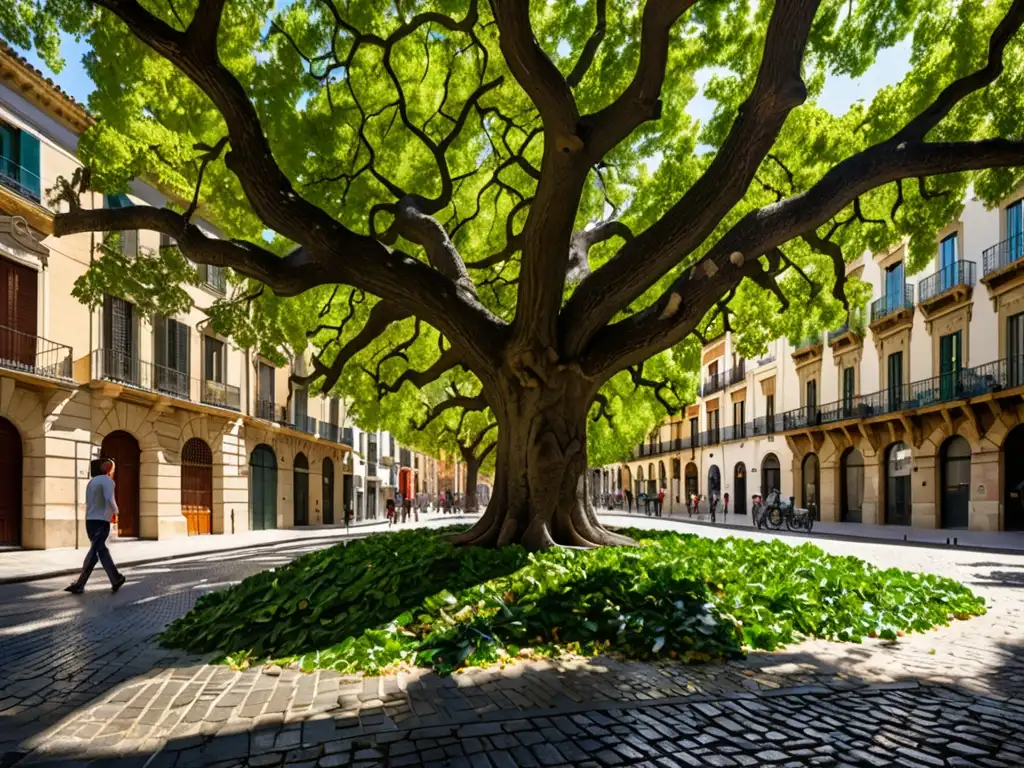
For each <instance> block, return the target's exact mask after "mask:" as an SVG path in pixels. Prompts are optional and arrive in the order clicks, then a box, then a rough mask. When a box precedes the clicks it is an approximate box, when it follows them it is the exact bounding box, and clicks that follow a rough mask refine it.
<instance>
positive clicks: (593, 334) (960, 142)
mask: <svg viewBox="0 0 1024 768" xmlns="http://www.w3.org/2000/svg"><path fill="white" fill-rule="evenodd" d="M1022 21H1024V0H908V1H906V2H898V3H897V2H892V0H774V2H772V1H771V0H762V1H761V2H754V3H752V2H750V0H647V1H646V2H644V3H639V2H635V1H627V0H591V1H590V2H575V3H574V2H540V1H539V0H538V1H537V2H533V3H529V2H526V1H525V0H489V2H481V0H432V1H430V0H424V1H422V2H421V1H417V0H401V1H400V2H399V1H398V0H394V2H385V1H384V0H296V2H293V3H291V4H290V5H288V6H287V7H285V8H284V9H283V10H280V11H275V10H274V9H273V6H272V3H271V2H270V0H230V1H229V0H91V1H90V0H61V1H60V2H54V1H53V0H23V1H22V2H21V3H18V4H16V5H15V6H14V8H13V11H8V12H6V13H2V14H0V31H3V32H5V33H6V34H8V35H15V36H16V37H15V39H16V40H19V39H20V40H21V42H22V43H23V44H28V43H30V42H32V41H33V35H34V40H35V42H36V44H37V46H38V47H39V49H40V50H41V51H42V52H43V53H44V54H45V55H46V56H48V57H49V58H50V60H51V62H52V63H53V64H54V65H57V64H58V62H57V60H56V57H57V54H56V47H55V45H54V44H53V34H54V29H55V28H56V27H58V26H59V27H61V28H63V29H65V30H67V31H70V32H72V33H74V34H77V35H86V36H88V39H89V42H90V43H91V46H92V52H91V53H90V54H89V56H88V57H87V59H86V62H85V64H86V67H87V69H88V71H89V73H90V75H91V76H92V77H93V79H94V81H95V82H96V86H97V90H96V92H95V94H94V95H93V96H92V97H91V100H90V107H91V108H92V109H93V110H94V111H95V112H96V114H97V115H98V116H99V117H100V118H101V122H100V124H99V125H98V126H97V128H95V129H94V130H92V131H91V132H90V133H89V134H87V135H86V136H85V137H84V138H83V141H82V143H81V150H82V152H83V155H84V156H85V157H86V158H87V160H88V162H89V164H90V166H91V168H92V174H91V175H89V174H84V175H81V176H79V177H78V178H76V179H73V180H71V181H64V182H62V183H61V184H59V190H58V191H59V193H60V195H61V197H62V198H63V199H64V200H65V201H66V202H65V205H66V211H65V212H64V213H61V214H60V215H58V216H57V218H56V223H55V229H56V232H57V234H69V233H73V232H83V231H88V230H96V231H107V232H112V231H119V230H130V229H146V230H155V231H159V232H161V233H165V234H166V235H169V236H170V237H172V238H174V240H175V241H176V243H177V245H178V248H179V249H180V251H181V253H182V254H184V255H185V256H186V257H188V259H189V260H191V261H192V262H194V263H198V264H212V265H221V266H225V267H230V268H231V269H232V270H233V271H234V273H235V274H236V275H238V276H240V278H241V280H242V283H243V284H242V285H239V286H238V287H237V288H236V295H235V296H233V297H232V298H231V299H229V300H228V301H225V302H223V303H222V306H220V307H218V308H215V310H214V312H213V315H214V322H215V323H218V324H220V327H222V328H223V329H225V330H229V331H232V332H235V333H236V334H238V336H239V338H251V339H253V340H254V341H259V343H260V344H264V343H268V344H271V345H274V344H275V343H279V342H280V343H283V342H285V341H288V340H290V341H291V343H292V344H293V345H299V346H301V345H302V343H303V342H304V341H305V340H306V339H308V340H309V341H310V342H311V343H312V344H313V347H314V349H315V350H317V352H318V356H317V358H316V363H315V369H314V371H313V376H312V379H316V381H318V382H319V385H320V386H323V387H324V388H327V389H331V388H333V387H335V386H336V385H337V383H338V381H339V379H340V378H341V377H342V376H343V374H345V371H346V368H350V367H351V366H352V365H353V364H354V363H357V364H358V365H359V369H360V370H361V371H364V374H365V370H366V368H367V366H366V365H365V364H364V363H365V360H362V362H360V360H361V359H362V355H363V354H364V350H365V349H366V348H367V347H368V346H370V345H372V344H373V343H374V342H375V340H381V339H383V341H384V343H386V344H391V345H399V344H402V343H404V341H405V340H407V339H408V338H410V336H411V335H412V333H413V329H414V327H419V325H420V324H422V325H424V326H427V327H429V328H431V329H433V330H434V332H435V338H436V341H437V343H436V344H434V347H433V354H432V357H431V358H430V362H429V364H426V365H425V366H424V367H422V368H412V367H410V368H409V369H408V370H405V369H403V362H404V361H407V360H408V359H413V358H411V357H409V356H406V357H403V355H402V354H399V355H398V356H396V357H392V358H391V359H389V360H388V362H387V364H386V368H388V369H390V368H391V367H397V368H398V369H402V370H400V371H395V372H393V373H392V374H391V375H392V376H393V377H394V379H401V381H398V382H397V383H396V381H395V380H394V379H393V380H392V381H390V382H386V388H387V389H391V388H392V386H394V387H402V386H405V384H406V383H408V384H409V385H410V386H418V385H423V384H425V383H426V382H428V381H430V380H432V379H434V378H436V377H438V376H441V375H443V374H445V373H446V372H449V371H451V370H453V369H460V370H462V371H465V372H468V373H470V374H471V375H472V377H473V378H474V379H475V381H476V386H475V388H474V390H473V393H472V394H457V395H453V398H454V399H455V402H454V403H453V407H463V406H471V407H474V408H476V407H481V406H486V407H487V408H488V409H489V411H490V413H491V414H493V417H494V419H495V421H496V422H497V425H498V426H497V448H496V451H495V453H496V456H495V486H494V494H493V497H492V500H491V503H490V504H489V506H488V509H487V512H486V514H485V515H484V516H483V517H482V519H481V520H480V522H479V523H478V524H477V525H476V526H475V527H474V528H473V529H472V531H470V532H469V534H467V535H466V536H465V537H463V540H464V541H466V542H472V543H476V544H484V545H494V544H506V543H510V542H520V543H522V544H524V545H525V546H527V547H531V548H542V547H547V546H550V545H552V544H556V543H564V544H572V545H583V546H587V545H600V544H608V543H615V542H618V541H621V538H619V537H617V536H615V535H613V534H611V533H609V532H608V531H606V530H604V529H603V528H602V527H601V525H600V524H599V523H598V520H597V518H596V516H595V514H594V512H593V510H592V509H590V508H589V506H588V504H587V501H586V497H587V494H586V493H585V492H584V489H583V483H584V476H585V469H586V466H587V428H588V421H589V420H590V419H594V418H596V419H598V422H597V423H598V424H603V423H604V418H603V417H604V416H605V415H607V414H608V413H609V412H613V411H615V410H616V409H619V410H620V411H621V410H622V408H623V405H622V400H621V397H620V395H621V396H627V397H628V394H629V392H630V391H631V387H633V388H636V387H641V388H649V389H650V391H651V392H652V393H653V396H654V397H656V399H657V400H658V401H659V402H662V403H663V404H664V405H666V406H668V407H669V408H676V407H678V405H679V401H678V400H677V399H676V398H677V396H678V393H677V392H675V391H673V386H672V384H673V382H668V381H666V380H664V379H662V378H660V377H658V376H654V375H652V373H651V369H652V368H657V367H659V366H660V367H661V368H662V369H663V370H664V369H671V368H672V365H671V363H672V360H671V359H669V360H668V362H666V355H667V356H669V357H670V358H672V359H678V358H680V357H682V358H684V359H686V358H687V356H692V354H693V352H694V349H695V347H696V341H695V339H699V338H703V337H704V336H705V335H706V334H707V332H708V331H709V329H710V331H711V332H717V331H718V330H720V329H721V328H723V327H725V328H729V327H733V328H736V329H737V330H738V331H739V332H740V337H741V347H742V348H743V349H745V350H754V349H756V348H757V347H759V346H763V343H764V341H765V340H766V339H767V338H771V337H772V336H773V334H775V333H779V332H782V331H788V332H791V333H794V334H795V333H796V332H797V331H798V330H805V328H803V327H802V326H804V325H806V324H809V323H823V322H830V321H833V320H835V319H836V318H838V317H841V315H842V313H843V311H844V310H843V309H842V308H841V305H845V304H846V303H847V295H846V292H845V290H844V282H845V280H844V268H845V261H846V260H849V259H852V258H854V257H856V256H858V255H860V254H861V253H862V252H863V251H864V250H866V249H870V250H872V251H877V250H878V249H881V248H884V247H886V246H888V245H890V244H893V243H895V242H897V241H898V240H900V239H902V238H908V237H909V238H910V239H911V243H912V247H911V250H912V253H911V257H912V266H913V265H915V264H916V265H918V266H920V265H921V264H923V263H924V260H925V259H926V258H928V254H929V253H930V251H931V250H932V243H933V242H934V232H935V230H936V229H937V228H938V227H939V226H941V225H942V224H944V223H945V222H946V221H948V220H949V219H950V218H951V217H953V216H955V215H957V213H958V211H959V209H960V206H961V201H962V200H963V196H964V194H965V193H966V191H967V190H968V188H969V186H971V185H973V190H974V194H976V195H979V196H981V197H982V198H984V199H985V200H987V201H990V202H994V201H996V200H998V199H1000V197H1001V196H1003V195H1004V194H1006V193H1007V192H1008V191H1009V190H1010V189H1011V188H1012V187H1013V185H1014V184H1015V183H1016V182H1017V181H1018V180H1019V174H1018V173H1017V172H1016V171H1014V170H1012V169H1014V168H1020V167H1021V166H1024V141H1021V140H1020V116H1021V114H1022V111H1021V106H1022V99H1024V87H1021V86H1022V83H1021V79H1022V76H1024V67H1022V66H1021V63H1022V45H1021V42H1022V41H1021V37H1020V35H1019V34H1018V32H1019V29H1020V26H1021V23H1022ZM897 43H901V44H903V45H905V46H908V47H909V52H910V54H909V55H910V70H909V72H908V74H907V75H906V76H905V77H904V78H903V79H902V81H901V82H899V83H898V84H896V85H893V86H890V87H886V88H884V89H882V90H881V91H880V92H879V93H878V94H876V95H874V97H873V98H872V99H871V101H870V103H863V102H859V103H856V104H854V105H853V106H852V107H850V108H849V110H848V111H846V112H845V113H843V114H838V115H833V114H831V113H830V112H829V111H827V110H825V109H823V108H822V107H820V106H819V105H818V104H817V99H818V97H819V96H820V95H821V93H822V89H823V88H824V87H825V85H826V82H827V81H828V79H829V78H830V77H834V76H849V77H854V78H856V77H857V76H859V75H861V74H863V73H864V72H865V71H866V69H867V68H868V67H869V66H870V65H871V64H872V62H873V61H874V60H875V57H876V54H877V52H878V51H879V50H880V49H882V48H884V47H888V46H893V45H895V44H897ZM700 83H705V85H704V86H703V95H704V97H706V98H707V99H709V100H710V101H711V102H712V103H713V104H714V105H715V108H714V114H713V116H712V117H711V118H710V119H709V120H708V121H707V122H706V124H704V125H701V124H700V123H698V122H697V121H695V120H694V119H692V118H691V117H690V116H689V115H688V113H687V105H688V104H689V103H690V102H691V100H692V99H693V97H694V96H695V94H696V93H697V92H698V90H700V87H699V84H700ZM137 175H143V176H145V177H147V178H149V179H151V180H154V181H156V182H158V183H160V184H162V185H163V186H164V187H165V188H166V189H168V190H170V191H172V192H174V193H175V194H176V195H177V196H178V197H179V198H180V199H181V200H183V201H192V202H191V204H188V203H187V202H186V203H185V204H182V205H178V206H174V205H172V206H169V207H167V208H164V209H158V208H141V207H139V208H119V209H109V210H89V209H86V208H84V207H80V206H79V205H78V202H77V201H78V199H79V195H80V194H81V193H82V192H83V191H84V190H85V189H86V188H87V187H92V188H99V189H102V190H104V191H115V192H116V191H118V190H119V189H123V188H124V187H125V185H126V184H127V182H128V180H129V179H130V178H132V177H133V176H137ZM932 177H938V178H932ZM197 211H198V214H202V215H205V216H206V217H207V219H208V220H211V221H214V222H216V223H217V225H218V226H219V227H220V228H221V229H222V230H223V232H224V233H225V234H227V235H228V236H229V237H227V238H224V239H215V238H213V237H212V236H210V235H209V234H207V233H206V232H204V231H203V230H202V229H201V228H200V227H199V226H197V225H196V223H195V221H194V219H195V217H196V215H197ZM168 258H170V257H168ZM160 259H161V257H160V256H159V255H158V254H151V255H148V256H145V257H143V258H142V259H139V260H138V262H135V263H132V264H124V263H122V264H120V265H118V267H119V269H122V270H124V272H125V274H127V275H129V277H130V279H128V278H125V277H123V276H122V277H117V276H115V277H109V276H108V277H107V278H105V280H107V283H106V284H107V285H121V287H122V289H123V290H125V291H128V292H129V293H132V294H133V295H134V294H135V293H139V294H148V293H151V294H154V295H155V296H156V298H155V299H152V302H154V303H155V305H160V304H161V302H162V301H164V298H163V293H162V292H163V291H164V289H165V288H166V285H165V284H166V283H167V282H168V280H167V279H166V278H169V277H171V278H173V277H180V276H181V275H182V274H183V273H185V272H187V269H186V266H183V263H182V262H181V261H180V257H179V261H178V262H173V263H167V264H164V265H162V266H161V264H160V263H158V262H159V261H160ZM105 261H107V260H106V259H100V260H99V261H98V262H97V265H98V266H97V269H98V270H101V271H102V270H104V266H103V263H104V262H105ZM133 270H138V271H139V273H138V274H135V273H134V272H133ZM161 275H162V276H163V279H160V277H159V276H161ZM154 276H157V277H154ZM118 281H120V283H118ZM257 283H258V284H259V285H261V286H264V287H265V289H264V290H262V292H261V291H260V289H258V288H256V284H257ZM102 284H104V279H100V278H98V277H97V278H96V279H94V280H93V281H92V283H91V285H92V287H93V288H94V289H95V287H96V286H98V285H102ZM339 286H340V287H339ZM88 287H89V286H88V285H87V286H85V287H84V288H83V291H82V294H83V296H84V297H85V298H86V300H90V301H94V300H95V299H96V294H95V291H94V292H93V293H92V294H89V291H88V290H86V289H87V288H88ZM822 289H824V290H822ZM151 298H152V297H151ZM178 298H179V299H180V294H179V295H178ZM794 303H796V304H799V305H800V306H801V308H802V309H803V310H805V311H801V312H800V313H790V314H789V315H782V314H780V310H781V309H784V308H785V307H787V306H789V305H791V304H794ZM794 314H795V315H796V316H795V319H788V320H787V319H786V318H787V317H790V318H794ZM345 318H348V319H349V320H350V322H344V323H343V322H341V320H343V319H345ZM787 323H789V324H790V325H792V324H794V323H795V324H796V325H799V326H801V328H799V329H796V330H794V329H793V328H791V327H786V324H787ZM310 331H312V333H308V332H310ZM413 343H414V344H415V343H426V342H425V341H423V340H421V339H419V338H417V340H416V341H414V342H413ZM659 353H664V354H659ZM652 358H654V359H653V360H652ZM691 359H692V358H691ZM649 360H650V362H648V361H649ZM312 379H311V380H312ZM314 383H315V382H314ZM675 383H678V382H675ZM609 393H611V394H612V395H613V396H614V397H615V402H614V403H613V402H611V398H610V397H609ZM616 403H618V405H616ZM435 407H436V406H435ZM591 423H593V422H591Z"/></svg>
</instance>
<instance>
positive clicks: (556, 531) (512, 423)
mask: <svg viewBox="0 0 1024 768" xmlns="http://www.w3.org/2000/svg"><path fill="white" fill-rule="evenodd" d="M521 380H522V377H520V378H519V379H516V378H512V377H510V378H509V379H507V380H505V381H504V382H503V383H504V384H505V385H506V386H504V387H501V388H500V389H501V391H500V392H499V393H495V392H493V391H490V392H486V393H485V394H486V395H487V398H488V401H489V402H490V403H491V409H492V410H493V411H494V413H495V416H496V418H497V420H498V445H497V449H496V450H497V454H496V457H495V473H494V489H493V493H492V494H491V499H490V502H489V503H488V505H487V510H486V512H485V513H484V515H483V517H481V518H480V520H479V521H478V522H477V524H476V525H475V526H473V528H472V529H470V530H469V531H467V532H466V533H464V534H462V535H460V536H458V537H456V539H455V541H456V542H458V543H463V544H474V545H477V546H506V545H508V544H522V545H523V546H524V547H526V548H527V549H531V550H538V549H546V548H547V547H551V546H556V545H564V546H574V547H597V546H603V545H610V544H631V543H633V542H632V540H631V539H629V538H627V537H625V536H619V535H617V534H614V533H611V532H610V531H608V530H606V529H605V528H604V527H603V526H602V525H601V523H600V522H599V521H598V519H597V515H596V513H595V512H594V508H593V506H592V505H591V504H590V501H589V499H588V498H587V492H586V472H587V413H588V411H589V406H590V403H591V401H592V399H593V391H594V390H593V386H594V384H593V382H587V381H584V380H583V379H581V378H579V377H576V376H568V375H559V376H552V377H550V378H548V379H546V380H544V381H541V380H539V379H527V381H528V382H529V385H528V386H522V385H521V384H520V381H521Z"/></svg>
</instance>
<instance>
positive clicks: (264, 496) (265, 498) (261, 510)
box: [249, 444, 277, 531]
mask: <svg viewBox="0 0 1024 768" xmlns="http://www.w3.org/2000/svg"><path fill="white" fill-rule="evenodd" d="M249 513H250V519H249V525H250V528H251V529H252V530H254V531H263V530H267V529H270V528H277V457H275V456H274V449H273V448H271V447H270V446H269V445H262V444H261V445H257V446H256V447H255V448H253V451H252V455H251V456H250V457H249Z"/></svg>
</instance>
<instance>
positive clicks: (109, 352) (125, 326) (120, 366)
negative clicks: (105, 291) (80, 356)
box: [99, 295, 139, 384]
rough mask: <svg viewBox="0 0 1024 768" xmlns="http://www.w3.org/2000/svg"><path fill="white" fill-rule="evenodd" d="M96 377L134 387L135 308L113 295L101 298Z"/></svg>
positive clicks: (137, 373) (135, 365)
mask: <svg viewBox="0 0 1024 768" xmlns="http://www.w3.org/2000/svg"><path fill="white" fill-rule="evenodd" d="M100 365H101V368H102V370H101V371H99V373H100V375H101V376H103V377H104V378H112V379H115V380H118V381H125V382H127V383H129V384H138V379H139V361H138V353H137V350H136V331H135V307H134V306H132V304H131V303H129V302H127V301H125V300H124V299H121V298H118V297H117V296H109V295H108V296H106V297H104V299H103V353H102V355H101V361H100Z"/></svg>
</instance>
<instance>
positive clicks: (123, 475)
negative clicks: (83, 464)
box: [100, 430, 140, 537]
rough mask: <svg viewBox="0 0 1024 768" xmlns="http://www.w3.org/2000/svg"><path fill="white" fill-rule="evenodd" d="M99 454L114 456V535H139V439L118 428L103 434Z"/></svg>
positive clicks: (107, 457) (107, 456)
mask: <svg viewBox="0 0 1024 768" xmlns="http://www.w3.org/2000/svg"><path fill="white" fill-rule="evenodd" d="M100 454H102V456H103V458H106V459H113V460H114V500H115V501H116V502H117V535H118V536H122V537H135V536H138V535H139V455H140V451H139V441H138V440H136V439H135V438H134V437H132V436H131V435H130V434H128V433H127V432H122V431H121V430H118V431H117V432H111V433H110V434H109V435H107V436H106V437H105V438H103V445H102V446H101V447H100Z"/></svg>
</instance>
